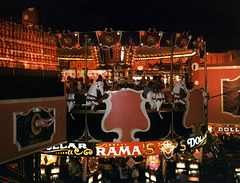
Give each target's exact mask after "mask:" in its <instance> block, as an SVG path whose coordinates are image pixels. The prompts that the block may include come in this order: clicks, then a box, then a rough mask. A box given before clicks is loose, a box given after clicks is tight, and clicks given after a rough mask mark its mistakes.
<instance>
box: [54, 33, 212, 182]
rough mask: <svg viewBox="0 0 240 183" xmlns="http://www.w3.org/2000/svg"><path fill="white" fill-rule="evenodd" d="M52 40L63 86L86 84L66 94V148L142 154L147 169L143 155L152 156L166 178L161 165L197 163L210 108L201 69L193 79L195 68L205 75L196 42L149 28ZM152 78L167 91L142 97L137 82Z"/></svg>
mask: <svg viewBox="0 0 240 183" xmlns="http://www.w3.org/2000/svg"><path fill="white" fill-rule="evenodd" d="M57 36H58V40H59V49H58V53H57V55H58V57H59V61H60V67H61V73H62V81H66V80H67V78H68V76H70V77H72V78H76V80H77V79H78V78H81V77H82V78H83V79H84V80H85V86H84V89H83V90H84V93H76V92H70V93H67V94H66V96H67V111H68V112H67V115H68V116H67V122H68V124H69V128H68V129H69V134H70V136H69V139H70V141H71V142H72V143H86V144H88V143H94V144H95V146H94V148H95V150H93V154H95V155H94V156H95V157H100V158H109V157H114V158H115V157H129V159H130V157H132V158H133V157H135V160H136V156H137V157H138V156H142V157H144V160H143V161H144V162H145V163H146V167H148V168H150V165H147V162H148V161H149V162H150V164H151V162H152V161H151V160H149V159H145V157H149V158H150V159H151V158H153V156H157V157H158V158H160V159H161V163H158V165H157V167H159V166H160V164H161V167H162V173H161V174H162V175H163V177H164V178H166V177H167V175H166V167H167V162H168V163H170V162H180V161H181V162H183V161H191V163H195V164H197V163H199V161H200V160H199V157H200V156H201V155H199V154H200V153H198V155H199V156H198V158H197V157H195V156H194V155H193V154H194V152H195V153H196V152H200V151H201V150H200V149H201V147H202V146H203V145H204V144H206V139H207V138H206V132H207V103H208V91H207V74H206V72H205V75H204V78H203V79H201V78H198V77H199V76H198V70H199V69H205V70H206V42H205V41H203V39H202V38H199V37H196V38H194V37H192V36H191V35H188V33H183V34H180V33H174V34H173V33H166V32H161V31H156V30H155V29H154V30H151V29H149V30H148V31H132V32H129V31H113V30H112V29H110V30H107V29H106V30H105V31H95V32H67V33H66V32H63V33H61V34H57ZM154 76H161V79H162V83H163V86H164V87H165V86H166V85H169V88H168V90H164V87H163V88H161V89H156V90H149V91H148V92H147V93H146V92H145V89H146V87H147V86H140V82H141V79H142V78H144V79H147V77H149V78H150V80H153V79H154ZM99 78H100V79H99ZM88 79H89V80H90V79H94V80H95V82H94V83H93V84H91V86H88ZM97 79H98V80H97ZM202 81H203V82H202ZM116 83H117V85H118V86H117V88H114V84H116ZM73 126H74V127H73ZM189 152H191V153H190V154H192V156H191V158H190V160H189V156H190V155H189V156H188V155H187V154H188V153H189ZM73 154H74V153H73ZM93 154H91V156H93ZM196 154H197V153H196ZM75 155H76V154H75ZM185 157H188V158H187V159H186V158H185ZM135 163H136V162H135ZM191 163H189V164H191ZM150 169H151V168H150ZM181 170H182V169H181ZM176 171H177V168H176ZM186 171H187V170H186ZM196 172H197V173H196V174H193V175H191V177H193V178H191V180H194V181H195V182H196V181H199V176H200V175H199V171H196ZM178 173H180V174H181V171H180V172H178ZM150 174H151V173H150ZM189 175H190V174H189ZM194 177H196V178H194ZM147 179H149V181H150V182H154V181H153V180H150V178H147ZM154 180H155V179H154Z"/></svg>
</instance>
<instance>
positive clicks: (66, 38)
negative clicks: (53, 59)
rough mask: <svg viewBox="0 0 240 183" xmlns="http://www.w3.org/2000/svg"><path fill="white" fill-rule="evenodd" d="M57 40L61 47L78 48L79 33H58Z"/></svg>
mask: <svg viewBox="0 0 240 183" xmlns="http://www.w3.org/2000/svg"><path fill="white" fill-rule="evenodd" d="M58 38H59V42H60V46H61V48H63V49H64V48H71V49H72V48H74V47H75V48H80V45H79V34H78V33H74V32H73V33H70V32H69V33H68V34H65V33H63V34H58Z"/></svg>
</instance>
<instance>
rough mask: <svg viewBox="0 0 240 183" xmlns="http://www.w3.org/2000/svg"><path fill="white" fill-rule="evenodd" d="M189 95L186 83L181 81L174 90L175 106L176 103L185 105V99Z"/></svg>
mask: <svg viewBox="0 0 240 183" xmlns="http://www.w3.org/2000/svg"><path fill="white" fill-rule="evenodd" d="M187 93H188V89H187V87H186V83H185V81H179V82H178V83H177V84H176V85H175V86H174V88H173V91H172V95H173V98H174V101H173V106H175V104H176V103H180V104H185V100H184V98H185V97H186V95H187Z"/></svg>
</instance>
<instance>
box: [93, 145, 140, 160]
mask: <svg viewBox="0 0 240 183" xmlns="http://www.w3.org/2000/svg"><path fill="white" fill-rule="evenodd" d="M96 156H101V157H120V156H143V142H131V143H99V144H96Z"/></svg>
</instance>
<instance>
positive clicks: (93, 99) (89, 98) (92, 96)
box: [82, 81, 104, 110]
mask: <svg viewBox="0 0 240 183" xmlns="http://www.w3.org/2000/svg"><path fill="white" fill-rule="evenodd" d="M103 85H104V84H103V81H97V82H95V83H93V84H92V85H91V87H90V88H89V90H88V92H87V93H85V96H86V104H82V106H91V109H92V110H93V109H94V107H95V106H96V105H98V102H97V100H98V99H99V98H100V97H101V96H103V93H104V89H103Z"/></svg>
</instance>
